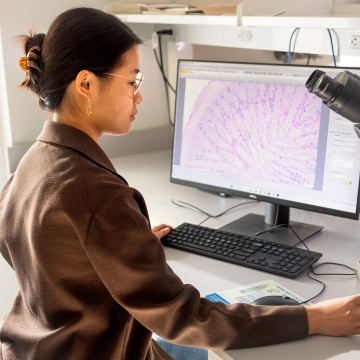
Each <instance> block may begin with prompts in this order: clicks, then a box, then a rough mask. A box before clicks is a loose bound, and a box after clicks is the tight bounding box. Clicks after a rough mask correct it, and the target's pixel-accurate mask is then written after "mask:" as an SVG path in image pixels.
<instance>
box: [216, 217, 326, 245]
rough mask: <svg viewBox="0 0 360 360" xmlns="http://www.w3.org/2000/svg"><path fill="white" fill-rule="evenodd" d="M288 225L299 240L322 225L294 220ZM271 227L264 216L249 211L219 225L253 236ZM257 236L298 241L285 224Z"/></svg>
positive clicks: (273, 239)
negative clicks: (238, 217)
mask: <svg viewBox="0 0 360 360" xmlns="http://www.w3.org/2000/svg"><path fill="white" fill-rule="evenodd" d="M290 226H291V228H292V229H293V230H294V231H295V232H296V234H297V235H298V236H299V238H300V239H301V240H305V239H307V238H309V237H311V236H313V235H315V234H316V233H318V232H319V231H321V230H322V228H323V227H322V226H317V225H311V224H306V223H300V222H295V221H290ZM271 228H273V226H272V225H268V224H267V223H265V216H262V215H258V214H252V213H250V214H247V215H245V216H243V217H241V218H240V219H237V220H235V221H233V222H231V223H229V224H227V225H225V226H223V227H221V228H220V229H221V230H224V231H229V232H233V233H238V234H243V235H247V236H254V235H255V234H256V233H257V232H259V231H263V230H267V229H271ZM258 237H259V238H261V239H264V240H267V241H271V242H275V243H278V244H283V245H290V246H294V245H297V244H298V243H299V242H300V240H299V239H298V238H297V236H296V235H295V234H294V233H293V231H292V230H291V229H290V228H289V227H286V226H283V227H278V228H276V229H274V230H269V231H267V232H264V233H263V234H261V235H258Z"/></svg>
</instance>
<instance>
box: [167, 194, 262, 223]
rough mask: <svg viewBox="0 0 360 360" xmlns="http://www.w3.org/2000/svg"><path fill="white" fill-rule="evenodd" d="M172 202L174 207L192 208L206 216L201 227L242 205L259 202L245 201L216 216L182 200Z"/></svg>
mask: <svg viewBox="0 0 360 360" xmlns="http://www.w3.org/2000/svg"><path fill="white" fill-rule="evenodd" d="M171 202H172V203H173V204H174V205H177V206H180V207H183V208H190V209H195V210H197V211H199V212H200V213H202V214H204V215H206V216H207V217H206V219H205V220H202V221H201V222H200V223H199V224H198V225H201V224H203V223H204V222H205V221H207V220H209V219H210V218H219V217H220V216H223V215H225V214H226V213H228V212H229V211H230V210H233V209H235V208H237V207H239V206H242V205H246V204H251V203H254V202H257V201H256V200H251V201H245V202H242V203H240V204H236V205H234V206H231V207H230V208H228V209H226V210H224V211H222V212H221V213H219V214H216V215H213V214H210V213H208V212H206V211H204V210H202V209H200V208H199V207H197V206H195V205H192V204H190V203H187V202H185V201H181V200H174V199H172V200H171Z"/></svg>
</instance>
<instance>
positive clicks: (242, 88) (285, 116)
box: [170, 60, 360, 245]
mask: <svg viewBox="0 0 360 360" xmlns="http://www.w3.org/2000/svg"><path fill="white" fill-rule="evenodd" d="M316 68H317V69H323V70H324V71H325V72H326V73H327V74H328V75H329V76H335V75H336V74H337V73H338V72H339V71H341V69H339V68H331V67H326V68H325V67H320V68H319V67H316ZM314 70H315V68H314V67H310V66H297V65H275V64H259V63H238V62H216V61H196V60H179V62H178V72H177V95H176V104H175V124H174V137H173V149H172V166H171V176H170V180H171V182H173V183H177V184H182V185H188V186H192V187H196V188H199V189H203V190H208V191H212V192H217V193H219V194H225V195H235V196H240V197H244V198H250V199H257V200H259V201H262V202H264V204H265V215H264V216H262V215H258V214H248V215H246V216H244V217H243V218H241V219H238V220H236V221H234V222H232V223H230V224H228V225H226V226H225V227H223V228H222V229H225V230H228V231H231V232H240V233H243V234H246V235H255V234H257V233H258V232H261V231H263V230H268V229H270V228H273V227H274V226H277V225H280V226H279V227H278V228H277V229H276V230H274V231H265V232H264V233H262V235H259V237H262V238H264V239H267V240H271V241H275V242H280V243H287V244H292V245H293V244H296V243H298V242H299V238H300V239H302V240H304V239H306V238H308V237H310V236H311V235H313V234H315V233H317V232H318V231H320V230H321V229H322V226H321V224H318V225H312V224H304V223H299V222H295V221H290V211H289V209H290V207H293V208H298V209H303V210H309V211H314V212H319V213H323V214H330V215H334V216H339V217H344V218H350V219H358V218H359V174H360V140H359V138H358V137H357V136H356V134H355V132H354V129H353V124H352V123H351V122H350V121H348V120H346V119H345V118H343V117H341V116H340V115H338V114H336V113H335V112H333V111H331V110H329V108H327V107H326V106H325V105H324V104H323V103H322V101H321V99H319V98H318V97H317V96H315V95H313V94H311V93H309V91H308V90H307V89H306V88H305V82H306V80H307V79H308V77H309V76H310V75H311V73H312V72H313V71H314ZM351 71H352V72H354V69H352V70H351ZM283 225H285V226H283ZM288 225H290V226H288ZM294 232H295V233H296V234H295V233H294Z"/></svg>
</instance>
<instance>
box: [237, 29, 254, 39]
mask: <svg viewBox="0 0 360 360" xmlns="http://www.w3.org/2000/svg"><path fill="white" fill-rule="evenodd" d="M238 38H239V40H240V41H251V39H252V38H253V34H252V32H251V30H240V31H239V33H238Z"/></svg>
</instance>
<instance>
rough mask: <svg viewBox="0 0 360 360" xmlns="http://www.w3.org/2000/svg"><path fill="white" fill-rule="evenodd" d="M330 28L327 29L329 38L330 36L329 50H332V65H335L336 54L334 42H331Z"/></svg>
mask: <svg viewBox="0 0 360 360" xmlns="http://www.w3.org/2000/svg"><path fill="white" fill-rule="evenodd" d="M330 30H332V29H327V31H328V34H329V38H330V45H331V52H332V57H333V62H334V66H335V67H336V56H335V50H334V43H333V39H332V36H331V31H330Z"/></svg>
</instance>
